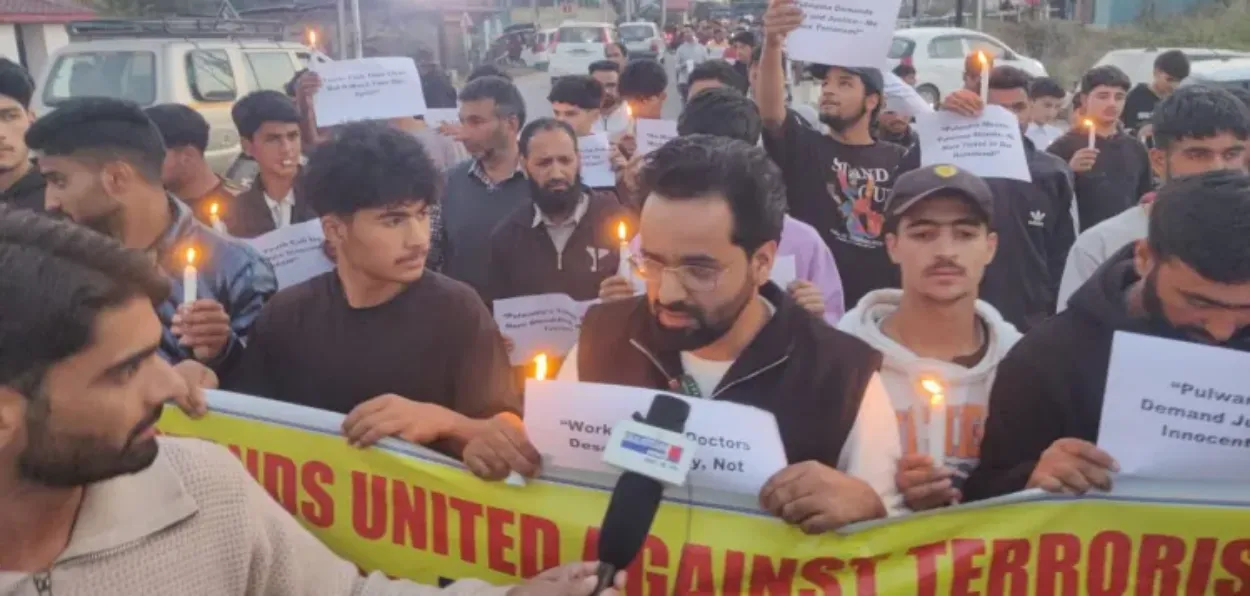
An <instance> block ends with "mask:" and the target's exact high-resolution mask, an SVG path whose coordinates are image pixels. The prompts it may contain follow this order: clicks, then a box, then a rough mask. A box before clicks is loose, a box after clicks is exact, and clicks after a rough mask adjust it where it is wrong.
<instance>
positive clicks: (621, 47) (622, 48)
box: [612, 41, 629, 58]
mask: <svg viewBox="0 0 1250 596" xmlns="http://www.w3.org/2000/svg"><path fill="white" fill-rule="evenodd" d="M612 45H614V46H616V48H617V49H619V50H620V51H621V57H622V58H628V57H629V46H626V45H625V42H623V41H618V42H614V43H613V44H612Z"/></svg>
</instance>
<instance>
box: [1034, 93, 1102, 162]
mask: <svg viewBox="0 0 1250 596" xmlns="http://www.w3.org/2000/svg"><path fill="white" fill-rule="evenodd" d="M1067 96H1068V94H1067V92H1065V91H1064V90H1063V87H1060V86H1059V82H1058V81H1056V80H1054V79H1052V78H1050V77H1038V78H1036V79H1033V82H1032V83H1029V127H1028V129H1026V130H1025V131H1024V136H1025V137H1028V139H1029V140H1030V141H1033V147H1034V148H1036V149H1037V150H1038V151H1045V150H1046V148H1047V147H1050V144H1051V143H1054V142H1055V141H1056V140H1058V139H1059V137H1061V136H1063V129H1062V128H1059V127H1058V126H1055V125H1054V124H1053V123H1054V122H1055V120H1057V119H1058V118H1059V110H1060V109H1062V108H1063V100H1064V98H1065V97H1067ZM1086 134H1089V131H1086Z"/></svg>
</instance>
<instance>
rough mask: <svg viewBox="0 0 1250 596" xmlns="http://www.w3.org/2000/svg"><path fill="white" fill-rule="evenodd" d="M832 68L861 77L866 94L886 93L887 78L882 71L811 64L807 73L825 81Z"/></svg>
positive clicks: (863, 67) (860, 67)
mask: <svg viewBox="0 0 1250 596" xmlns="http://www.w3.org/2000/svg"><path fill="white" fill-rule="evenodd" d="M831 68H836V69H838V70H845V71H846V72H849V73H851V74H853V75H855V76H857V77H859V80H861V81H863V82H864V91H865V92H866V93H876V94H878V95H880V94H882V93H884V92H885V77H884V76H882V74H881V70H880V69H876V68H869V67H866V66H838V65H836V64H835V65H832V66H831V65H828V64H811V65H808V67H807V72H808V73H809V74H811V75H812V76H813V77H815V78H816V79H817V80H819V81H823V80H825V77H826V76H828V75H829V69H831Z"/></svg>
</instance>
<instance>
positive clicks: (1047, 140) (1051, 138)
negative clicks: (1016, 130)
mask: <svg viewBox="0 0 1250 596" xmlns="http://www.w3.org/2000/svg"><path fill="white" fill-rule="evenodd" d="M1063 134H1064V133H1063V129H1061V128H1059V127H1058V126H1055V125H1053V124H1038V123H1036V122H1030V123H1029V126H1028V128H1026V129H1025V131H1024V136H1026V137H1028V139H1029V140H1030V141H1033V147H1034V148H1035V149H1037V150H1038V151H1045V150H1046V148H1047V147H1049V146H1050V144H1051V143H1053V142H1055V139H1058V138H1059V137H1062V136H1063Z"/></svg>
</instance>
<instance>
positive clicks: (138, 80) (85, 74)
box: [43, 52, 156, 106]
mask: <svg viewBox="0 0 1250 596" xmlns="http://www.w3.org/2000/svg"><path fill="white" fill-rule="evenodd" d="M49 72H50V73H51V74H50V75H49V76H48V83H47V85H46V86H45V87H44V90H43V101H44V103H45V104H47V105H49V106H55V105H56V104H58V103H60V102H63V101H65V100H67V99H70V98H72V97H114V98H117V99H128V100H130V101H133V102H135V103H137V104H139V105H142V106H146V105H151V104H152V103H154V102H155V101H156V55H155V54H153V53H152V52H82V53H78V54H65V55H63V56H61V57H59V58H57V60H56V63H55V64H53V65H52V70H51V71H49Z"/></svg>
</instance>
